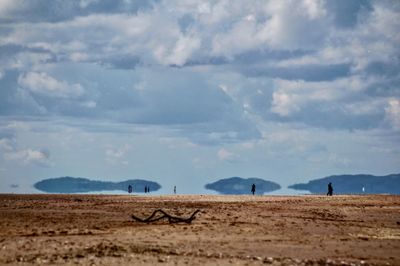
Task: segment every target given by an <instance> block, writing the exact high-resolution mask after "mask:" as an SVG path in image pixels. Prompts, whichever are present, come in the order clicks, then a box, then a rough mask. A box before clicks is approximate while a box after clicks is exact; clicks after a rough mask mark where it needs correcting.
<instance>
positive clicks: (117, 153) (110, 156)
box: [106, 145, 131, 164]
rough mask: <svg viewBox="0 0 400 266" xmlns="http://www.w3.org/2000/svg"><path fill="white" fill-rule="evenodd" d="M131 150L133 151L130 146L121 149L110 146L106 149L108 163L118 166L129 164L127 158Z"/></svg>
mask: <svg viewBox="0 0 400 266" xmlns="http://www.w3.org/2000/svg"><path fill="white" fill-rule="evenodd" d="M130 150H131V146H130V145H124V146H123V147H120V148H116V147H112V146H109V147H108V148H107V149H106V161H107V162H109V163H111V164H116V163H122V164H127V161H126V160H125V156H126V154H127V153H128V152H129V151H130Z"/></svg>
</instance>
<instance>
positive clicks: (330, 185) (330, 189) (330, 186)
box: [326, 182, 333, 196]
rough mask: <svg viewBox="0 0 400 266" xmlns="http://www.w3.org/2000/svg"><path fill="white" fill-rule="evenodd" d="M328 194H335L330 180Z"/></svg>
mask: <svg viewBox="0 0 400 266" xmlns="http://www.w3.org/2000/svg"><path fill="white" fill-rule="evenodd" d="M326 195H327V196H332V195H333V187H332V183H331V182H329V184H328V193H326Z"/></svg>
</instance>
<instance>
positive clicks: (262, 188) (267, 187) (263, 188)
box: [205, 177, 281, 195]
mask: <svg viewBox="0 0 400 266" xmlns="http://www.w3.org/2000/svg"><path fill="white" fill-rule="evenodd" d="M252 184H255V185H256V194H259V195H260V194H261V195H262V194H264V193H267V192H271V191H275V190H278V189H280V188H281V186H280V185H279V184H277V183H274V182H271V181H266V180H264V179H261V178H256V177H251V178H241V177H230V178H226V179H220V180H218V181H216V182H214V183H211V184H207V185H205V188H206V189H210V190H215V191H217V192H219V193H221V194H251V191H250V190H251V185H252Z"/></svg>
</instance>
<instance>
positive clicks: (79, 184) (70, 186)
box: [34, 176, 161, 193]
mask: <svg viewBox="0 0 400 266" xmlns="http://www.w3.org/2000/svg"><path fill="white" fill-rule="evenodd" d="M129 185H131V186H132V187H133V193H137V192H139V193H143V192H144V187H145V186H148V187H150V192H151V191H157V190H159V189H160V188H161V186H160V185H159V184H158V183H156V182H153V181H147V180H142V179H132V180H126V181H122V182H107V181H96V180H89V179H87V178H82V177H70V176H65V177H56V178H49V179H44V180H42V181H39V182H37V183H35V184H34V187H35V188H36V189H38V190H41V191H44V192H47V193H85V192H96V191H110V190H121V191H127V190H128V186H129Z"/></svg>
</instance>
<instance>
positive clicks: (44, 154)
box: [4, 149, 50, 167]
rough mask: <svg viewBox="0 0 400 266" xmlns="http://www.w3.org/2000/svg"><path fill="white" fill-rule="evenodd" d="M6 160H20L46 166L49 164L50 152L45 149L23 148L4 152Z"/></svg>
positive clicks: (24, 162)
mask: <svg viewBox="0 0 400 266" xmlns="http://www.w3.org/2000/svg"><path fill="white" fill-rule="evenodd" d="M4 158H5V159H6V160H13V161H18V162H22V163H23V164H35V165H38V166H43V167H48V166H49V165H50V161H49V159H50V153H49V152H48V151H47V150H33V149H24V150H16V151H13V152H8V153H5V154H4Z"/></svg>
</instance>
